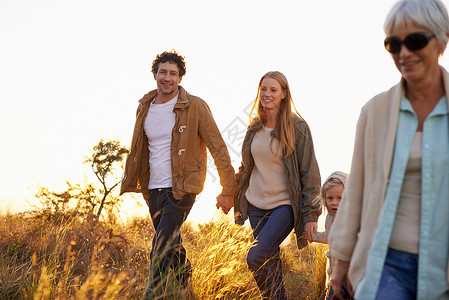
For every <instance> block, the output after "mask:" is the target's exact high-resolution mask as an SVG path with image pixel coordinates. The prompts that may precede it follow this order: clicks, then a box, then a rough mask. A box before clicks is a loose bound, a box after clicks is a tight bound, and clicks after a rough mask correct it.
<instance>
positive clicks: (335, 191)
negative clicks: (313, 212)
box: [326, 184, 343, 216]
mask: <svg viewBox="0 0 449 300" xmlns="http://www.w3.org/2000/svg"><path fill="white" fill-rule="evenodd" d="M342 195H343V185H341V184H337V185H333V186H331V187H328V188H327V189H326V207H327V212H328V213H329V214H330V215H332V216H335V215H336V214H337V210H338V205H340V200H341V196H342Z"/></svg>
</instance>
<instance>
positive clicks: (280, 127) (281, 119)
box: [249, 71, 303, 157]
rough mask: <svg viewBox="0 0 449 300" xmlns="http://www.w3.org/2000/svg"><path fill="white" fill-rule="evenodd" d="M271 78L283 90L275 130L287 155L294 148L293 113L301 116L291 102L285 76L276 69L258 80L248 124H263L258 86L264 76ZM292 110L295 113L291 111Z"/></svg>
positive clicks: (263, 115)
mask: <svg viewBox="0 0 449 300" xmlns="http://www.w3.org/2000/svg"><path fill="white" fill-rule="evenodd" d="M267 77H269V78H273V79H276V80H277V81H278V82H279V84H280V85H281V87H282V90H283V91H285V98H284V99H282V101H281V106H280V109H279V113H278V115H277V118H276V131H277V132H278V136H279V145H280V146H281V147H282V149H283V150H284V157H287V156H289V155H291V154H292V152H293V150H294V148H295V140H296V138H295V120H294V116H295V113H296V115H298V117H300V118H301V119H303V118H302V117H301V115H300V114H299V113H298V111H297V110H296V107H295V104H294V103H293V99H292V96H291V93H290V86H289V85H288V81H287V78H286V77H285V76H284V74H282V73H281V72H278V71H271V72H268V73H266V74H265V75H263V76H262V78H261V79H260V81H259V88H258V89H257V97H256V100H255V101H254V104H253V106H252V108H251V112H250V114H249V117H250V124H254V123H257V122H262V123H263V124H265V121H266V120H265V114H264V109H263V106H262V105H261V104H260V86H261V85H262V81H263V80H264V79H265V78H267ZM254 109H256V112H257V113H256V115H255V116H254V117H253V118H251V116H252V115H253V111H254ZM293 110H294V112H295V113H293Z"/></svg>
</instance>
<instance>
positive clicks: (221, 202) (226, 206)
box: [216, 194, 234, 214]
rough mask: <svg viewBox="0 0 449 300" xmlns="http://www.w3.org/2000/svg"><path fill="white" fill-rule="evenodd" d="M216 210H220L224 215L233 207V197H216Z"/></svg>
mask: <svg viewBox="0 0 449 300" xmlns="http://www.w3.org/2000/svg"><path fill="white" fill-rule="evenodd" d="M216 206H217V209H220V208H221V209H222V210H223V212H224V213H225V214H228V212H229V211H230V210H231V208H232V207H234V195H222V194H220V195H218V196H217V204H216Z"/></svg>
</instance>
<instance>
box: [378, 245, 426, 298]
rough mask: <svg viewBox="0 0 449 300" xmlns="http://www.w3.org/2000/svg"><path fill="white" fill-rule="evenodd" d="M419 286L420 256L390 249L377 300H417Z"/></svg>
mask: <svg viewBox="0 0 449 300" xmlns="http://www.w3.org/2000/svg"><path fill="white" fill-rule="evenodd" d="M417 284H418V254H412V253H407V252H402V251H399V250H394V249H391V248H389V249H388V252H387V257H386V258H385V263H384V267H383V270H382V275H381V278H380V282H379V288H378V289H377V296H376V299H378V300H381V299H391V300H407V299H416V296H417V295H416V292H417Z"/></svg>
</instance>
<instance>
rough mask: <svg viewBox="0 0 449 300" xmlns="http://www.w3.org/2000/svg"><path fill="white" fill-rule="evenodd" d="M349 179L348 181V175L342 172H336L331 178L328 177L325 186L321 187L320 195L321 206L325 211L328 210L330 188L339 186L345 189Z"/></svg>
mask: <svg viewBox="0 0 449 300" xmlns="http://www.w3.org/2000/svg"><path fill="white" fill-rule="evenodd" d="M347 179H348V174H346V173H344V172H341V171H335V172H334V173H332V174H331V175H330V176H329V177H327V179H326V181H324V183H323V186H322V187H321V191H320V195H319V196H318V197H319V198H320V202H321V205H322V206H323V207H324V208H325V209H327V206H326V190H327V189H328V188H330V187H331V186H335V185H338V184H341V185H343V188H344V187H345V185H346V180H347Z"/></svg>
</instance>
